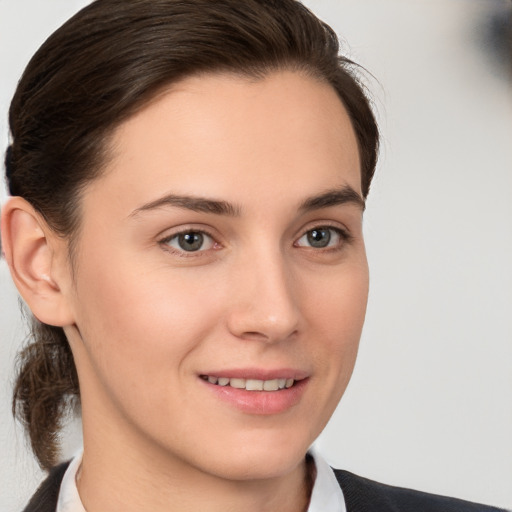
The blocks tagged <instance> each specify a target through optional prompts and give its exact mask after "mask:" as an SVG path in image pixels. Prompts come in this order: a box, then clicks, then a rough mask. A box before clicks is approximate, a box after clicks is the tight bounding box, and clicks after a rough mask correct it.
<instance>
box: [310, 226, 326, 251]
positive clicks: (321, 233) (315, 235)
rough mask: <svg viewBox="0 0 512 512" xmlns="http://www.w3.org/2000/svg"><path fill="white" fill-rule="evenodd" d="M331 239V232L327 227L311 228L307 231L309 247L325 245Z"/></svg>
mask: <svg viewBox="0 0 512 512" xmlns="http://www.w3.org/2000/svg"><path fill="white" fill-rule="evenodd" d="M330 241H331V232H330V230H328V229H313V230H311V231H310V232H309V233H308V242H309V244H310V245H311V247H327V245H329V242H330Z"/></svg>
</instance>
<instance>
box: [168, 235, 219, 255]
mask: <svg viewBox="0 0 512 512" xmlns="http://www.w3.org/2000/svg"><path fill="white" fill-rule="evenodd" d="M160 243H161V244H164V245H166V246H168V247H171V248H172V249H174V250H176V251H180V252H183V251H185V252H199V251H207V250H208V249H212V248H213V247H214V246H215V241H214V240H213V238H212V237H211V236H210V235H208V234H207V233H205V232H203V231H183V232H181V233H176V234H175V235H172V236H169V237H167V238H165V239H164V240H161V241H160Z"/></svg>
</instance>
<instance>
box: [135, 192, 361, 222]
mask: <svg viewBox="0 0 512 512" xmlns="http://www.w3.org/2000/svg"><path fill="white" fill-rule="evenodd" d="M347 203H352V204H355V205H357V206H359V207H360V208H361V209H362V210H364V209H365V201H364V199H363V198H362V196H361V195H360V194H358V193H357V192H356V191H355V190H354V189H353V188H352V187H350V186H349V185H345V186H343V187H341V188H338V189H333V190H328V191H326V192H323V193H321V194H319V195H316V196H312V197H309V198H307V199H306V200H304V201H303V202H302V203H301V205H300V206H299V211H303V212H309V211H312V210H320V209H323V208H330V207H332V206H338V205H342V204H347ZM166 206H171V207H175V208H183V209H186V210H191V211H194V212H200V213H213V214H215V215H226V216H229V217H237V216H239V215H240V212H241V211H242V208H241V207H240V206H237V205H235V204H232V203H229V202H227V201H222V200H218V199H209V198H206V197H195V196H188V195H176V194H167V195H165V196H163V197H160V198H159V199H155V200H154V201H151V202H149V203H146V204H144V205H142V206H140V207H139V208H136V209H135V210H133V212H132V213H130V215H129V216H130V217H134V216H136V215H138V214H139V213H141V212H145V211H149V210H156V209H158V208H163V207H166Z"/></svg>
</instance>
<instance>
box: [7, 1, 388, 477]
mask: <svg viewBox="0 0 512 512" xmlns="http://www.w3.org/2000/svg"><path fill="white" fill-rule="evenodd" d="M338 52H339V43H338V39H337V37H336V35H335V33H334V32H333V30H332V29H331V28H330V27H329V26H328V25H326V24H325V23H323V22H321V21H320V20H318V19H317V18H316V17H315V16H314V15H313V14H312V13H311V12H310V11H309V10H308V9H307V8H306V7H304V6H303V5H302V4H300V3H299V2H298V1H296V0H216V1H212V0H96V1H94V2H92V3H91V4H90V5H88V6H87V7H85V8H84V9H82V10H81V11H80V12H79V13H78V14H76V15H75V16H74V17H73V18H71V19H70V20H69V21H68V22H66V23H65V24H64V25H63V26H62V27H61V28H59V29H58V30H57V31H56V32H55V33H54V34H53V35H51V36H50V37H49V38H48V40H47V41H46V42H45V43H44V44H43V45H42V46H41V48H40V49H39V50H38V51H37V53H36V54H35V55H34V57H33V58H32V60H31V61H30V63H29V64H28V66H27V68H26V70H25V72H24V74H23V76H22V78H21V81H20V83H19V85H18V88H17V90H16V93H15V95H14V98H13V100H12V103H11V108H10V111H9V123H10V130H11V135H12V144H11V145H10V146H9V148H8V149H7V152H6V157H5V164H6V175H7V181H8V186H9V191H10V193H11V194H12V195H17V196H22V197H24V198H25V199H26V200H27V201H29V202H30V203H31V204H32V205H33V206H34V208H35V209H36V210H37V211H38V212H40V214H41V215H42V216H43V217H44V219H45V220H46V222H47V223H48V225H49V226H50V227H51V228H52V229H53V230H54V231H55V232H56V233H58V234H60V235H62V236H65V237H67V239H68V240H69V247H70V255H71V257H72V252H73V251H72V249H73V240H74V239H76V236H77V234H78V233H79V229H80V192H81V190H83V188H84V186H86V185H87V183H88V182H90V181H91V180H94V179H95V178H96V177H97V176H98V175H99V174H100V173H101V172H102V166H103V165H104V164H105V161H106V159H107V157H108V151H107V150H108V141H109V135H111V134H112V132H113V130H114V129H115V128H116V127H117V126H118V125H119V124H120V123H122V122H123V121H124V120H126V119H127V118H129V117H130V116H132V115H133V114H134V113H135V112H137V111H138V110H140V109H141V108H142V107H143V106H144V105H146V104H147V102H148V101H150V100H151V99H152V98H153V97H154V95H155V94H156V93H157V92H158V91H159V90H160V89H162V88H163V87H166V86H169V85H170V84H172V83H175V82H177V81H178V80H180V79H183V78H185V77H187V76H190V75H193V74H198V73H208V72H223V71H226V72H232V73H237V74H240V75H246V76H250V77H255V78H260V77H264V76H265V74H267V73H269V72H270V71H272V70H276V69H293V70H297V71H300V72H303V73H306V74H308V75H309V76H312V77H315V78H317V79H319V80H323V81H325V82H327V83H329V84H331V85H332V87H333V88H334V89H335V90H336V91H337V93H338V95H339V97H340V99H341V101H342V102H343V103H344V105H345V108H346V109H347V111H348V113H349V116H350V118H351V121H352V123H353V127H354V130H355V133H356V136H357V140H358V144H359V151H360V156H361V185H362V192H363V195H364V196H365V197H366V195H367V194H368V190H369V187H370V182H371V179H372V176H373V173H374V170H375V165H376V160H377V151H378V130H377V126H376V122H375V118H374V116H373V113H372V110H371V108H370V105H369V102H368V99H367V97H366V95H365V93H364V87H363V86H362V85H361V84H360V82H359V81H358V79H357V78H356V75H355V74H354V68H355V65H354V63H353V62H351V61H350V60H348V59H347V58H344V57H341V56H339V55H338ZM31 338H32V342H31V344H30V345H28V346H27V347H26V348H25V349H24V350H23V351H22V352H21V354H20V356H19V373H18V377H17V380H16V384H15V388H14V396H13V411H14V413H15V415H16V416H17V417H18V418H19V419H20V420H21V421H22V422H23V423H24V425H25V427H26V429H27V431H28V433H29V436H30V441H31V444H32V449H33V451H34V453H35V455H36V457H37V459H38V461H39V463H40V465H41V466H42V467H43V468H49V467H51V466H52V465H54V464H55V463H56V460H57V456H58V449H57V448H58V443H57V441H58V439H57V436H58V432H59V429H60V426H61V421H62V418H63V415H64V413H65V412H66V410H67V408H68V406H69V405H70V403H71V402H72V401H73V398H75V399H76V400H79V389H78V379H77V374H76V369H75V366H74V363H73V358H72V355H71V351H70V348H69V345H68V343H67V340H66V338H65V335H64V332H63V330H62V329H61V328H58V327H53V326H49V325H43V324H41V323H39V322H37V321H36V320H35V319H34V320H33V328H32V336H31Z"/></svg>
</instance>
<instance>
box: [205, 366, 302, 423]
mask: <svg viewBox="0 0 512 512" xmlns="http://www.w3.org/2000/svg"><path fill="white" fill-rule="evenodd" d="M207 375H209V376H212V377H213V376H214V377H233V378H238V379H258V380H273V379H278V378H281V379H285V378H286V379H295V380H296V382H295V383H294V385H293V386H292V387H291V388H285V389H281V390H279V391H247V390H245V389H237V388H232V387H231V386H219V385H217V384H211V383H209V382H208V381H207V380H204V379H202V378H199V380H200V382H201V383H202V384H203V385H204V386H206V387H207V389H209V390H210V391H211V392H212V393H213V394H214V395H215V396H216V397H217V398H218V399H219V400H221V401H222V402H224V403H227V404H229V405H230V406H232V407H234V408H235V409H238V410H239V411H241V412H244V413H246V414H255V415H271V414H279V413H283V412H285V411H287V410H289V409H291V408H292V407H294V406H295V405H297V404H298V403H299V402H300V399H301V397H302V395H303V393H304V391H305V390H306V388H307V385H308V383H309V378H308V375H307V374H306V373H305V372H303V371H300V370H292V369H281V370H275V371H274V370H262V369H256V368H254V369H248V368H246V369H239V370H227V371H218V372H211V373H208V374H207Z"/></svg>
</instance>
